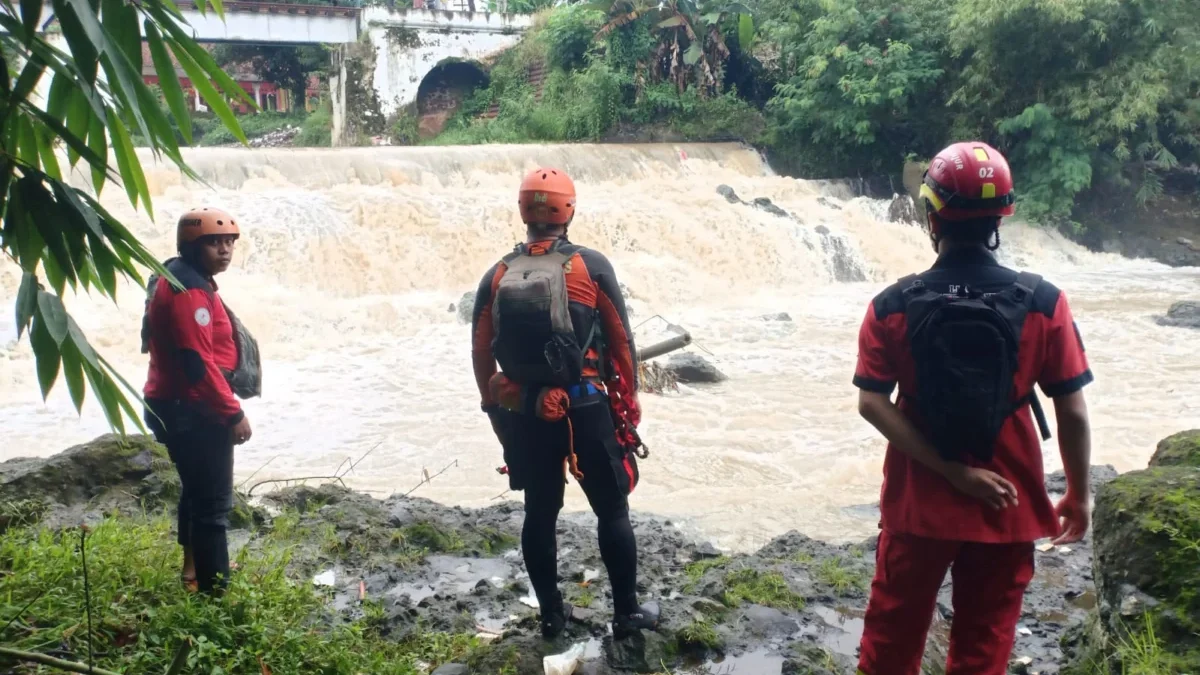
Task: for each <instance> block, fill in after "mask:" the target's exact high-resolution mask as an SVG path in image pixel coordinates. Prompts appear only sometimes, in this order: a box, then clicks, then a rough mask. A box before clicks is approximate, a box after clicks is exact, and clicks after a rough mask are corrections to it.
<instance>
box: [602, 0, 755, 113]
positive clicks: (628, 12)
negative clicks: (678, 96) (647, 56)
mask: <svg viewBox="0 0 1200 675" xmlns="http://www.w3.org/2000/svg"><path fill="white" fill-rule="evenodd" d="M591 6H592V7H594V8H597V9H600V10H602V11H604V12H606V13H607V14H608V17H609V19H608V21H607V22H606V23H605V24H604V25H603V26H601V27H600V29H599V30H598V31H597V32H596V37H597V38H598V39H599V38H603V37H605V36H606V35H608V34H609V33H610V32H612V31H613V30H617V29H619V28H621V27H623V26H626V25H629V24H631V23H633V22H634V21H637V20H638V19H641V18H645V19H646V20H647V21H649V22H650V23H651V32H652V34H653V35H654V38H655V43H656V45H655V47H654V49H653V50H652V52H651V57H652V58H651V60H650V63H649V64H639V71H641V70H647V71H648V73H649V79H650V81H651V82H671V83H672V84H674V85H675V87H676V88H677V89H678V90H679V91H680V92H683V91H684V90H685V89H686V88H687V86H688V85H689V84H695V85H696V86H697V87H698V88H699V90H700V92H701V93H702V94H704V95H707V94H712V93H719V92H720V91H721V77H720V72H721V66H722V65H723V64H724V62H725V60H726V59H727V58H728V57H729V47H728V46H727V45H726V44H725V37H724V32H723V28H724V26H725V22H726V21H727V20H728V19H731V18H736V20H737V22H738V24H737V27H738V41H739V43H740V45H741V47H742V48H743V49H746V50H748V49H749V48H750V43H751V41H752V40H753V36H754V21H753V19H752V18H751V15H750V10H749V8H747V7H746V6H745V5H744V4H741V3H739V2H732V3H731V2H710V3H704V4H697V3H696V2H695V0H659V2H658V4H656V5H655V4H651V3H650V2H648V0H611V1H609V2H599V3H594V4H593V5H591ZM639 75H640V73H639Z"/></svg>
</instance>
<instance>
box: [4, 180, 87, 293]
mask: <svg viewBox="0 0 1200 675" xmlns="http://www.w3.org/2000/svg"><path fill="white" fill-rule="evenodd" d="M16 187H17V191H19V192H20V193H21V202H22V204H24V205H26V208H28V213H29V222H30V223H32V224H33V225H34V226H35V227H37V228H38V231H39V233H40V234H41V236H42V239H43V240H44V241H45V242H46V248H48V249H49V250H50V253H51V257H53V259H54V263H55V264H56V266H57V268H58V269H57V270H55V271H56V272H57V274H58V275H60V276H62V277H65V278H66V279H67V280H69V281H70V282H71V286H72V287H74V286H75V264H74V262H75V261H73V260H72V259H71V254H70V252H68V251H67V244H66V241H65V240H64V239H63V232H62V229H61V228H62V220H63V218H62V216H61V215H59V214H58V213H57V206H58V204H57V203H56V202H55V201H54V200H53V199H52V198H51V197H50V192H49V191H48V190H46V186H45V185H44V184H43V183H42V178H41V176H40V175H30V176H25V177H23V178H21V180H19V181H17V186H16ZM49 260H50V258H46V257H43V259H42V262H43V263H48V262H49ZM49 274H50V273H49V271H48V272H47V275H48V276H49ZM51 279H52V280H53V277H51ZM59 293H60V294H61V293H62V290H61V289H60V290H59Z"/></svg>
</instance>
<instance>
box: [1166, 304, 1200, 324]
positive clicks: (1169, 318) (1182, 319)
mask: <svg viewBox="0 0 1200 675" xmlns="http://www.w3.org/2000/svg"><path fill="white" fill-rule="evenodd" d="M1155 321H1156V322H1158V325H1160V326H1173V327H1177V328H1200V302H1177V303H1175V304H1173V305H1171V308H1170V309H1168V310H1167V314H1166V316H1159V317H1155Z"/></svg>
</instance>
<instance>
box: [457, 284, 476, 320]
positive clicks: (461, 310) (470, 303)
mask: <svg viewBox="0 0 1200 675" xmlns="http://www.w3.org/2000/svg"><path fill="white" fill-rule="evenodd" d="M474 316H475V291H467V292H466V293H463V296H462V299H461V300H459V301H458V322H459V323H471V319H473V318H474Z"/></svg>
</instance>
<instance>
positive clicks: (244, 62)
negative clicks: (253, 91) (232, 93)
mask: <svg viewBox="0 0 1200 675" xmlns="http://www.w3.org/2000/svg"><path fill="white" fill-rule="evenodd" d="M212 54H213V59H214V60H216V62H217V65H219V66H221V67H222V68H225V69H228V70H234V69H236V68H238V67H244V68H246V69H248V70H249V71H250V72H252V73H255V74H256V75H259V76H261V77H262V78H263V80H265V81H267V82H273V83H275V84H276V85H278V86H279V87H281V88H283V89H287V90H288V91H290V92H291V93H292V100H293V101H295V102H296V104H297V105H300V106H301V107H303V105H304V99H305V92H306V91H307V87H308V76H309V75H310V74H313V73H325V72H326V71H328V69H329V52H328V51H327V50H326V48H325V47H324V46H322V45H301V46H298V47H293V46H290V45H252V44H242V43H231V44H221V45H217V46H216V47H215V48H214V49H213V51H212Z"/></svg>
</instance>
